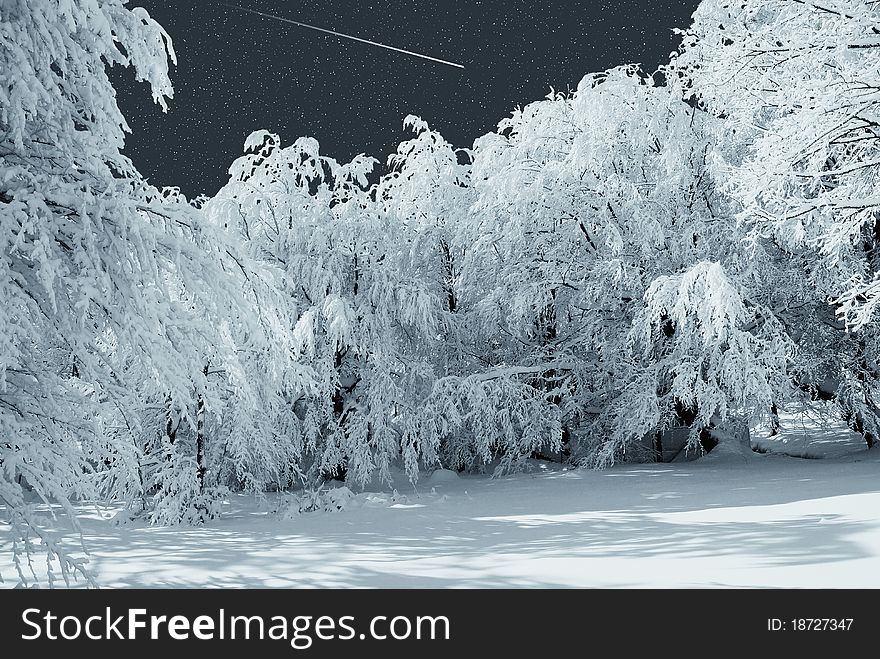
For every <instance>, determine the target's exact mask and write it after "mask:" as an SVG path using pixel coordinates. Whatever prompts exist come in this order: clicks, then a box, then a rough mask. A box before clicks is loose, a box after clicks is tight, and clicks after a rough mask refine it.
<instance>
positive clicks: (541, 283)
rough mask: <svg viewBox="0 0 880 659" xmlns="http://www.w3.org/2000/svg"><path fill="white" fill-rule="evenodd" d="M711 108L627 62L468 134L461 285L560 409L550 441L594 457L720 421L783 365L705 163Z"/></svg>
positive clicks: (765, 396)
mask: <svg viewBox="0 0 880 659" xmlns="http://www.w3.org/2000/svg"><path fill="white" fill-rule="evenodd" d="M706 119H707V118H706V117H705V116H703V115H702V114H700V115H697V114H696V113H695V112H694V109H693V108H692V107H690V106H688V105H687V104H686V103H684V102H683V101H682V100H681V97H680V95H679V94H678V90H677V89H675V88H674V87H671V86H667V85H659V84H657V83H656V82H655V80H654V77H651V76H645V75H643V74H641V73H640V72H639V71H638V70H637V69H635V68H632V67H623V68H619V69H614V70H611V71H608V72H606V73H603V74H598V75H591V76H587V77H586V78H585V79H584V80H583V81H582V82H581V84H580V85H579V87H578V90H577V92H576V93H575V94H574V95H573V96H571V97H565V96H562V95H559V94H551V95H550V97H548V99H547V100H545V101H541V102H539V103H533V104H531V105H529V106H527V107H525V108H523V109H522V110H519V111H517V112H516V113H514V115H513V116H512V117H511V118H510V119H508V120H505V121H503V122H502V123H501V124H500V126H499V129H500V132H499V133H498V134H490V135H488V136H486V137H484V138H481V139H480V140H478V141H477V143H476V145H475V156H474V166H473V172H472V179H473V181H474V187H475V190H476V192H477V195H478V199H477V202H476V204H475V206H474V220H473V221H471V222H470V223H469V224H468V225H467V228H466V230H465V232H464V234H463V237H462V240H463V241H464V242H466V243H468V244H472V245H473V247H472V248H471V250H470V251H469V254H468V258H467V260H466V265H465V271H464V274H463V277H462V280H463V288H464V289H465V291H466V293H465V299H468V298H470V299H474V300H475V302H474V304H475V306H476V307H477V308H479V310H480V314H481V317H482V329H483V332H484V333H485V336H487V337H491V341H490V342H491V344H492V345H493V348H494V350H495V354H494V355H492V357H491V358H492V359H494V360H497V361H498V363H499V364H503V365H505V367H506V368H505V370H506V372H508V373H512V374H515V375H518V377H519V379H520V381H521V383H522V384H523V385H526V384H528V385H529V386H531V387H532V389H533V390H534V392H535V393H534V395H539V396H541V398H542V400H543V401H544V403H545V405H544V415H545V416H546V417H547V418H553V417H555V418H558V419H559V424H560V432H561V434H560V436H559V437H557V438H556V439H555V445H556V446H558V445H560V444H562V443H565V441H569V442H572V443H574V444H575V446H574V448H573V450H574V452H575V456H576V457H578V458H580V459H583V460H586V461H587V462H589V463H591V464H599V465H602V464H609V463H611V462H613V461H615V460H618V459H620V458H621V457H622V455H623V453H624V452H626V451H627V450H629V449H631V448H632V447H633V444H634V442H635V441H636V440H638V439H640V438H641V437H643V436H645V435H648V434H651V433H654V432H656V431H658V430H660V429H662V428H663V427H665V426H666V425H669V424H672V423H675V424H682V423H684V424H686V425H693V426H694V431H695V432H694V442H696V439H697V437H698V431H699V430H701V429H703V428H706V427H708V426H710V425H711V424H712V423H713V419H716V418H718V419H721V418H723V417H725V416H726V415H728V414H729V413H732V412H733V411H734V409H742V408H743V407H744V406H756V405H757V406H760V405H769V404H770V400H771V397H772V396H771V394H770V391H771V390H772V389H773V387H774V386H775V385H774V384H772V382H773V381H774V380H775V379H776V378H775V375H774V369H777V368H779V367H780V366H781V365H782V366H784V355H785V350H784V348H783V347H782V346H781V345H779V343H778V341H776V339H775V338H774V335H775V330H774V331H772V332H771V331H769V328H770V325H768V324H766V323H758V322H757V321H756V314H758V307H757V304H755V303H750V302H747V301H746V300H749V298H750V296H751V290H750V287H749V284H748V274H749V272H751V271H752V269H753V268H752V266H751V265H749V264H748V263H745V262H744V261H745V259H743V258H742V251H741V250H740V248H739V245H738V243H737V240H738V238H739V236H738V234H737V231H736V226H735V224H734V223H733V222H731V221H729V217H728V216H727V215H726V212H727V208H726V207H725V204H724V200H723V199H721V198H719V197H718V195H717V194H716V193H715V190H714V183H713V180H712V177H711V176H710V175H709V172H708V168H707V165H706V157H707V154H708V153H709V152H710V151H711V139H712V137H711V136H712V130H710V129H707V127H706V126H705V122H706ZM694 287H696V288H699V289H700V291H701V292H700V294H699V295H697V294H696V293H695V291H694ZM706 305H709V306H706ZM713 305H714V306H713ZM710 307H711V308H710ZM706 314H709V315H708V316H707V315H706ZM722 325H723V326H724V328H723V329H722V327H721V326H722ZM713 326H714V327H715V329H709V328H710V327H713ZM759 327H760V328H761V329H760V330H758V329H757V328H759ZM765 330H766V331H768V332H769V334H768V335H767V336H758V334H760V332H763V331H765ZM697 337H701V338H700V340H696V339H697ZM734 337H735V340H734ZM684 362H688V363H690V365H691V370H690V371H689V373H690V376H687V377H686V376H685V375H684V374H683V372H682V371H681V369H682V368H683V365H682V364H683V363H684ZM710 363H712V364H715V363H717V365H716V366H711V365H710ZM735 364H739V365H740V366H742V370H737V368H735V367H734V365H735ZM512 365H515V368H510V366H512ZM684 379H687V380H688V382H687V384H685V383H684ZM544 442H545V443H546V444H547V445H548V446H551V447H552V446H554V440H553V439H552V438H549V437H545V438H544Z"/></svg>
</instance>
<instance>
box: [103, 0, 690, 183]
mask: <svg viewBox="0 0 880 659" xmlns="http://www.w3.org/2000/svg"><path fill="white" fill-rule="evenodd" d="M131 4H132V5H141V6H144V7H145V8H146V9H147V10H148V11H149V12H150V14H151V15H152V16H153V17H154V18H156V19H157V20H158V21H159V22H160V23H161V24H162V25H163V26H164V27H165V29H166V30H167V31H168V32H169V34H170V35H171V37H172V39H173V40H174V45H175V49H176V50H177V55H178V61H179V64H178V66H177V68H176V69H174V70H173V71H172V81H173V82H174V88H175V96H174V99H173V101H172V102H171V107H170V110H169V112H168V114H167V115H163V114H162V112H161V110H160V109H159V108H158V106H154V105H152V104H151V102H150V97H149V94H148V92H147V90H146V89H144V88H143V86H142V85H138V84H135V83H134V82H133V80H132V75H131V73H130V72H122V73H114V80H115V81H116V82H117V88H118V89H119V103H120V106H121V107H122V109H123V112H124V113H125V116H126V117H127V119H128V121H129V124H130V125H131V127H132V130H133V131H134V134H133V135H131V136H129V138H128V142H127V147H126V153H127V154H128V155H129V156H130V157H131V158H132V159H133V160H134V162H135V164H136V165H137V166H138V168H139V169H140V170H141V172H142V173H143V174H144V175H146V176H147V177H148V178H149V179H150V181H151V182H152V183H154V184H155V185H158V186H163V185H177V186H180V188H181V189H182V190H183V191H184V193H186V194H187V195H188V196H195V195H197V194H200V193H207V194H213V193H214V192H216V191H217V189H218V188H219V187H220V186H221V185H223V183H225V182H226V180H227V174H226V172H227V169H228V167H229V165H230V164H231V163H232V161H233V160H234V159H235V158H237V157H238V156H239V155H241V152H242V144H243V143H244V139H245V137H247V135H248V134H249V133H250V132H251V131H253V130H256V129H260V128H265V129H268V130H271V131H273V132H277V133H279V134H280V135H281V136H282V138H283V140H284V141H285V143H289V142H290V141H292V140H294V139H296V138H297V137H299V136H301V135H309V136H311V137H315V138H317V139H318V141H319V142H320V143H321V149H322V152H323V153H325V154H326V155H329V156H332V157H334V158H336V159H338V160H347V159H349V158H351V157H352V156H353V155H355V154H358V153H367V154H368V155H372V156H375V157H376V158H378V159H379V160H380V161H384V160H385V158H386V156H387V155H388V154H389V153H391V152H393V150H394V148H395V147H396V145H397V144H398V143H399V142H400V141H401V140H403V139H406V138H407V134H406V133H405V132H404V131H403V128H402V122H403V119H404V117H405V116H406V115H407V114H417V115H419V116H421V117H422V118H424V119H426V120H427V121H428V122H429V123H430V124H431V126H432V127H436V128H438V129H439V130H440V131H441V132H442V133H443V134H444V136H446V138H447V139H448V140H449V141H451V142H453V143H454V144H455V145H456V146H471V145H472V143H473V140H474V139H475V138H476V137H479V136H480V135H482V134H484V133H486V132H488V131H490V130H493V129H494V128H495V126H496V125H497V123H498V121H499V120H501V119H502V118H504V117H505V116H507V115H508V114H510V112H511V110H512V109H513V108H514V107H516V106H517V105H525V104H526V103H529V102H531V101H534V100H537V99H540V98H542V97H543V96H545V95H546V94H547V93H548V91H549V89H550V87H551V86H552V87H554V88H556V89H557V90H565V89H568V88H569V87H571V88H574V87H575V86H576V85H577V83H578V81H579V80H580V79H581V78H582V77H583V76H584V75H585V74H587V73H590V72H593V71H599V70H602V69H606V68H609V67H612V66H617V65H619V64H624V63H628V62H639V63H641V64H642V65H643V66H644V67H645V68H648V69H651V70H653V69H654V68H656V66H657V65H658V64H660V63H661V62H663V61H665V60H666V59H667V57H668V55H669V53H670V51H672V50H673V49H674V48H675V47H676V46H677V44H678V38H677V37H676V36H675V35H674V34H673V33H672V28H674V27H687V26H688V24H689V22H690V16H691V14H692V13H693V11H694V9H696V5H697V4H698V3H697V2H696V0H618V1H616V2H615V1H611V0H604V1H601V0H600V1H598V2H587V1H581V2H578V1H572V0H548V1H545V2H540V1H534V0H506V1H502V0H470V1H468V2H449V1H443V0H439V1H431V0H423V1H420V2H414V1H413V0H409V1H407V2H402V1H399V0H398V1H392V0H360V1H358V2H353V1H349V0H340V1H337V2H332V1H331V2H326V1H315V0H291V1H288V2H285V1H283V0H239V1H238V2H235V0H232V1H231V2H230V3H229V4H237V5H239V6H242V7H248V8H251V9H255V10H258V11H262V12H266V13H271V14H276V15H279V16H284V17H287V18H290V19H293V20H296V21H299V22H303V23H309V24H312V25H316V26H319V27H324V28H327V29H331V30H334V31H338V32H345V33H347V34H351V35H354V36H358V37H361V38H364V39H369V40H371V41H378V42H381V43H385V44H388V45H391V46H395V47H397V48H403V49H406V50H412V51H416V52H419V53H424V54H426V55H430V56H433V57H438V58H441V59H447V60H451V61H454V62H459V63H461V64H464V65H465V69H463V70H462V69H458V68H454V67H450V66H445V65H443V64H438V63H434V62H430V61H427V60H424V59H419V58H415V57H410V56H408V55H404V54H402V53H396V52H392V51H389V50H385V49H382V48H377V47H374V46H369V45H367V44H362V43H357V42H354V41H350V40H347V39H340V38H338V37H335V36H331V35H326V34H321V33H319V32H315V31H313V30H308V29H304V28H301V27H297V26H294V25H290V24H286V23H283V22H279V21H273V20H270V19H266V18H262V17H260V16H255V15H253V14H249V13H245V12H241V11H237V10H235V9H231V8H229V7H227V6H224V5H223V4H222V3H220V2H215V1H214V0H164V1H162V0H135V1H134V2H132V3H131Z"/></svg>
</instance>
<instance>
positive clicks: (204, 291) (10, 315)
mask: <svg viewBox="0 0 880 659" xmlns="http://www.w3.org/2000/svg"><path fill="white" fill-rule="evenodd" d="M169 58H170V59H171V60H172V61H173V59H174V52H173V49H172V46H171V40H170V39H169V37H168V35H167V34H166V33H165V32H164V31H163V29H162V28H161V27H160V26H159V25H158V24H157V23H155V22H154V21H153V20H152V19H151V18H150V17H149V15H148V14H147V12H146V11H144V10H143V9H128V8H127V7H125V3H124V2H122V0H102V1H97V0H39V1H33V0H8V1H6V2H3V3H2V5H0V497H2V500H3V501H4V503H5V506H6V510H7V511H8V512H9V513H10V515H11V523H12V526H13V529H14V536H15V538H16V539H17V540H16V542H17V543H18V544H17V549H24V550H25V551H27V550H29V549H31V548H34V547H36V544H39V543H36V544H35V543H34V542H33V541H32V540H33V538H34V534H36V535H37V536H39V537H40V538H42V543H43V544H44V546H45V547H47V548H48V562H49V567H50V576H51V575H52V574H53V573H52V572H51V570H52V565H53V559H54V558H58V565H60V569H61V571H62V575H63V576H64V578H65V579H67V578H68V577H69V576H70V574H71V571H80V570H81V569H82V565H81V563H77V562H75V561H72V560H71V559H69V558H68V557H66V556H65V555H63V554H61V553H60V552H59V551H58V550H57V549H56V548H55V547H54V545H53V544H52V541H51V538H49V537H48V536H45V534H43V533H42V532H41V531H40V529H39V527H38V526H36V525H34V524H32V523H31V521H32V519H33V518H32V514H31V508H30V506H29V501H30V498H31V495H30V494H29V493H28V490H32V491H33V493H35V495H36V496H37V497H39V499H42V500H43V501H45V502H48V503H52V504H56V503H57V504H61V505H62V506H63V507H64V508H66V509H67V510H68V512H71V513H73V512H74V509H73V501H74V500H76V499H78V498H91V497H93V496H95V495H96V494H98V493H100V494H103V495H105V496H119V497H132V496H135V495H138V496H143V495H146V494H148V493H152V491H153V490H154V488H155V487H156V483H151V482H150V476H149V474H148V473H147V471H148V469H147V467H148V466H149V465H148V462H149V459H150V456H148V455H146V454H145V449H146V448H147V447H146V446H145V444H144V443H143V441H141V440H140V439H139V438H142V437H143V436H144V435H145V434H154V435H155V436H156V437H157V438H158V439H157V442H158V443H160V444H162V446H163V447H164V452H165V455H166V456H167V462H168V464H171V463H174V464H177V463H176V462H175V460H174V457H173V454H174V451H176V450H177V449H174V448H173V446H172V445H173V443H174V434H175V433H174V432H173V431H174V429H175V428H177V427H178V425H180V427H184V426H185V427H187V428H190V429H191V430H192V432H193V433H194V434H196V433H198V432H199V430H198V429H199V428H200V427H201V426H200V419H202V418H203V416H204V408H205V405H206V403H207V402H208V400H209V398H210V397H209V395H208V392H207V389H206V387H207V386H208V385H207V378H206V376H205V372H206V368H212V364H213V363H214V360H218V361H223V362H224V363H228V362H229V361H230V360H231V356H232V355H235V354H236V353H237V351H238V349H239V347H240V346H237V345H236V344H235V342H234V341H232V340H230V339H229V336H228V335H229V332H228V331H227V330H226V325H229V324H233V325H236V324H237V325H238V326H239V329H236V332H238V334H239V335H240V334H241V332H242V331H243V330H241V329H240V328H241V327H244V326H246V325H247V324H248V323H250V322H251V320H250V317H251V316H250V313H249V312H248V311H247V310H248V303H247V301H246V300H245V299H244V298H243V297H242V295H241V289H240V287H239V286H238V285H237V284H235V282H234V279H233V277H231V276H230V272H231V268H230V264H231V263H232V262H233V261H232V260H231V257H234V255H235V248H234V247H233V246H232V245H226V244H225V243H224V237H223V234H221V233H219V232H216V231H214V230H213V229H212V228H211V227H210V226H209V225H207V224H206V223H205V222H203V221H202V219H201V217H200V215H199V214H198V213H196V212H195V210H194V209H193V208H192V207H190V206H189V205H188V204H185V203H183V200H182V199H180V198H179V196H178V195H176V194H175V193H174V192H173V191H164V192H160V191H158V190H156V189H155V188H152V187H150V186H149V185H147V184H146V183H145V181H144V180H143V179H142V178H141V177H140V176H139V174H138V173H137V171H136V170H135V168H134V167H133V166H132V164H131V162H130V161H129V160H128V159H127V158H126V157H124V156H122V155H121V154H120V149H121V148H122V146H123V139H124V134H125V131H126V130H128V127H127V125H126V123H125V119H124V118H123V116H122V115H121V114H120V112H119V109H118V108H117V106H116V102H115V93H114V90H113V87H112V85H111V84H110V82H109V80H108V78H107V74H106V67H108V66H111V65H122V66H129V67H131V68H132V69H133V71H134V74H135V76H136V77H137V79H138V80H143V81H146V82H147V83H148V84H149V86H150V89H151V90H152V94H153V99H154V100H155V101H156V102H157V103H159V104H160V105H162V107H165V104H166V100H167V99H168V98H170V96H171V93H172V89H171V84H170V81H169V78H168V61H169ZM245 267H246V265H245ZM235 338H238V336H236V337H235ZM151 403H157V404H158V406H159V409H160V410H161V412H160V416H161V417H162V421H161V422H160V423H159V424H157V427H146V426H145V425H144V420H145V419H146V418H147V416H148V412H149V408H150V404H151ZM195 453H196V451H193V456H192V464H193V465H195V464H196V462H197V457H196V455H195ZM162 460H165V458H162ZM202 466H204V465H202ZM189 475H190V476H191V477H192V481H193V482H196V483H197V488H201V487H202V485H203V483H202V482H200V481H201V480H202V479H201V476H203V475H204V473H202V474H201V475H200V472H199V471H198V469H196V468H194V469H193V470H192V473H191V474H189ZM159 487H160V490H161V488H162V487H164V485H162V484H161V483H159ZM187 496H189V495H187ZM187 496H185V497H183V498H184V499H186V498H187ZM182 505H184V506H186V505H188V503H187V502H186V501H183V503H182ZM19 564H20V566H21V571H20V574H19V576H20V577H21V578H22V579H23V580H24V579H26V578H27V574H26V568H25V566H24V565H23V564H21V563H19Z"/></svg>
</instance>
